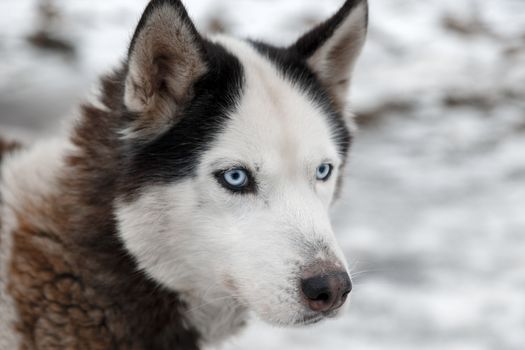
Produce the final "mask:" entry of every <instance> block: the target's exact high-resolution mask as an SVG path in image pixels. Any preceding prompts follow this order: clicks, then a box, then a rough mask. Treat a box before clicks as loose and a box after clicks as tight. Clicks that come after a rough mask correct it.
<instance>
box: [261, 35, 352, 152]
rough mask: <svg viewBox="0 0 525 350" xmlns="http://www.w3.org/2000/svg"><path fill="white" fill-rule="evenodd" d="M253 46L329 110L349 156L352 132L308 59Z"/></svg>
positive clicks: (337, 137) (338, 138) (339, 142)
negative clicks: (309, 65)
mask: <svg viewBox="0 0 525 350" xmlns="http://www.w3.org/2000/svg"><path fill="white" fill-rule="evenodd" d="M251 43H252V45H253V46H254V47H255V48H256V49H257V50H258V51H259V52H260V53H261V54H263V55H264V56H265V57H267V58H268V59H269V60H270V61H271V62H273V63H274V64H275V66H276V67H277V68H278V69H279V71H280V72H281V73H282V74H283V75H284V77H285V78H287V79H288V80H290V81H291V82H292V84H294V85H296V86H297V87H298V88H300V89H302V90H303V91H305V92H306V93H307V94H308V95H309V96H310V98H312V99H313V100H314V101H315V102H316V103H317V104H318V105H319V106H320V107H321V108H322V109H323V110H324V111H325V114H326V115H327V117H328V121H329V124H330V127H331V128H332V133H333V137H334V141H335V142H336V144H337V146H338V148H339V152H340V154H341V155H342V156H343V157H346V154H347V153H348V150H349V148H350V144H351V141H352V139H351V135H350V131H349V130H348V127H347V125H346V123H345V121H344V119H343V116H342V115H341V113H338V112H337V109H336V108H335V106H334V104H333V102H332V100H331V97H330V95H329V93H328V92H327V91H326V89H324V88H323V86H322V84H321V83H320V81H319V79H318V78H317V76H316V75H315V73H314V72H313V71H312V70H311V69H310V68H309V67H308V65H307V63H306V60H305V58H304V57H303V56H301V55H300V54H299V53H298V52H297V51H295V50H291V49H287V48H281V47H275V46H272V45H268V44H266V43H263V42H256V41H252V42H251Z"/></svg>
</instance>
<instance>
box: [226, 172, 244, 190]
mask: <svg viewBox="0 0 525 350" xmlns="http://www.w3.org/2000/svg"><path fill="white" fill-rule="evenodd" d="M224 181H226V183H227V184H228V185H230V186H232V187H236V188H241V187H244V186H246V184H247V183H248V174H247V173H246V170H244V169H232V170H228V171H227V172H225V173H224Z"/></svg>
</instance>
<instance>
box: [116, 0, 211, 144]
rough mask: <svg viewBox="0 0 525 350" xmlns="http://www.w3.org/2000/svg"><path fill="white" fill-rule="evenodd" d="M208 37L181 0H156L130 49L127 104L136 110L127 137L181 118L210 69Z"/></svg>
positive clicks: (146, 134) (161, 128) (156, 131)
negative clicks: (204, 37)
mask: <svg viewBox="0 0 525 350" xmlns="http://www.w3.org/2000/svg"><path fill="white" fill-rule="evenodd" d="M206 70H207V68H206V63H205V59H204V48H203V40H202V38H201V36H200V35H199V33H198V32H197V30H196V28H195V26H194V25H193V23H192V21H191V19H190V18H189V16H188V13H187V12H186V9H185V8H184V6H183V5H182V3H181V1H180V0H152V1H151V2H150V3H149V4H148V6H147V7H146V10H145V11H144V14H143V15H142V18H141V19H140V22H139V24H138V26H137V29H136V30H135V34H134V36H133V39H132V41H131V45H130V47H129V53H128V72H127V76H126V81H125V91H124V104H125V107H126V108H127V109H128V110H129V111H130V112H133V114H134V115H135V116H136V117H135V118H134V120H133V121H132V124H131V125H129V126H128V128H127V129H126V130H125V132H123V136H125V137H133V138H134V137H138V138H147V137H150V136H152V135H158V134H159V133H161V132H162V131H164V130H166V129H167V128H169V127H170V126H171V125H173V124H174V123H176V121H177V120H176V119H177V116H178V113H179V112H180V109H182V108H183V106H184V105H185V104H186V103H188V102H189V100H190V99H191V98H192V90H193V85H194V83H195V82H196V81H197V80H198V79H199V78H200V77H201V76H202V75H203V74H204V73H205V72H206Z"/></svg>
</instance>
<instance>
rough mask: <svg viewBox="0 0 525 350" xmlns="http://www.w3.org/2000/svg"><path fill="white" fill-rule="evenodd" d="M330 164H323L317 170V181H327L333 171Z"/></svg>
mask: <svg viewBox="0 0 525 350" xmlns="http://www.w3.org/2000/svg"><path fill="white" fill-rule="evenodd" d="M333 168H334V167H333V166H332V164H328V163H324V164H321V165H320V166H319V167H318V168H317V172H316V175H315V176H316V177H317V180H319V181H327V180H328V179H329V178H330V175H332V170H333Z"/></svg>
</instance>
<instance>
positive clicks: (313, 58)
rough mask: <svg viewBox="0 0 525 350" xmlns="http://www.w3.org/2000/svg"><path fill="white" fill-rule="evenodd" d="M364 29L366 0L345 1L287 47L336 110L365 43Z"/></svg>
mask: <svg viewBox="0 0 525 350" xmlns="http://www.w3.org/2000/svg"><path fill="white" fill-rule="evenodd" d="M367 27H368V2H367V0H347V1H346V2H345V4H344V5H343V7H342V8H341V9H340V10H339V11H338V12H337V13H336V14H335V15H334V16H333V17H332V18H330V19H329V20H327V21H326V22H324V23H321V24H320V25H319V26H317V27H316V28H314V29H313V30H311V31H310V32H308V33H307V34H305V35H304V36H303V37H302V38H300V39H299V40H298V41H297V42H296V43H295V44H294V45H293V46H292V47H291V48H290V49H291V50H294V51H296V53H298V54H299V55H300V56H301V57H304V58H305V60H306V61H307V63H308V65H309V66H310V68H311V69H312V70H313V71H314V72H315V73H316V74H317V76H318V77H319V79H320V81H321V83H322V84H323V85H324V86H325V88H327V89H328V92H329V93H330V95H331V97H332V99H333V101H334V102H335V105H336V107H337V108H338V109H340V110H343V108H344V106H345V100H346V96H347V93H348V88H349V86H350V80H351V75H352V69H353V66H354V64H355V62H356V60H357V58H358V56H359V54H360V52H361V49H362V47H363V44H364V42H365V38H366V32H367Z"/></svg>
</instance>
